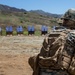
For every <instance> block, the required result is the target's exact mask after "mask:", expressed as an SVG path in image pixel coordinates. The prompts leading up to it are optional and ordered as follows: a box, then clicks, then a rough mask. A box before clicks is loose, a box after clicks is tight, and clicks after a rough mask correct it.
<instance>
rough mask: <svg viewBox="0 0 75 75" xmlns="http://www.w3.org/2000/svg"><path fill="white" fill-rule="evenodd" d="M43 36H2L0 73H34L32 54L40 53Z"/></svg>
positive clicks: (0, 38) (22, 74) (18, 74)
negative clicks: (29, 59) (31, 63)
mask: <svg viewBox="0 0 75 75" xmlns="http://www.w3.org/2000/svg"><path fill="white" fill-rule="evenodd" d="M43 39H44V37H42V36H0V75H32V69H31V67H30V66H29V64H28V58H29V57H30V56H33V55H36V54H37V53H39V51H40V49H41V46H42V42H43Z"/></svg>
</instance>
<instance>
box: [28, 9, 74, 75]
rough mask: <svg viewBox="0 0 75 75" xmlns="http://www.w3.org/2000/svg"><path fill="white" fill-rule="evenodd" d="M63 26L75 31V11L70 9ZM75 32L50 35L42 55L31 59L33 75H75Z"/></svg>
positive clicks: (45, 42) (46, 39)
mask: <svg viewBox="0 0 75 75" xmlns="http://www.w3.org/2000/svg"><path fill="white" fill-rule="evenodd" d="M63 20H64V21H63V26H65V27H67V28H70V29H73V28H74V25H75V10H73V9H69V10H68V11H67V12H66V13H65V15H64V17H63ZM74 45H75V31H71V30H67V31H64V32H60V33H50V34H49V35H48V36H47V37H46V38H45V39H44V42H43V46H42V48H41V51H40V53H39V54H38V55H37V56H34V57H30V59H29V64H30V66H31V67H32V69H33V75H61V74H62V75H70V74H72V75H75V72H74V71H75V51H74V50H75V47H74Z"/></svg>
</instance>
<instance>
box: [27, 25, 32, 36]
mask: <svg viewBox="0 0 75 75" xmlns="http://www.w3.org/2000/svg"><path fill="white" fill-rule="evenodd" d="M28 35H32V28H31V26H28Z"/></svg>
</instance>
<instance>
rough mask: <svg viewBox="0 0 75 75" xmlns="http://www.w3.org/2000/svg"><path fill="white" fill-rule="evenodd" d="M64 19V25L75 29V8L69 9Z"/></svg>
mask: <svg viewBox="0 0 75 75" xmlns="http://www.w3.org/2000/svg"><path fill="white" fill-rule="evenodd" d="M62 19H63V24H62V25H63V26H65V27H66V28H69V29H75V9H69V10H68V11H67V12H66V13H65V14H64V16H63V17H62Z"/></svg>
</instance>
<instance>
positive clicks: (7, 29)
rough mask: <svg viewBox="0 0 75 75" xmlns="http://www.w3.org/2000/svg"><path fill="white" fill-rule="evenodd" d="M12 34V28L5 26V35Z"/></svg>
mask: <svg viewBox="0 0 75 75" xmlns="http://www.w3.org/2000/svg"><path fill="white" fill-rule="evenodd" d="M12 34H13V28H12V26H6V35H12Z"/></svg>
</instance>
